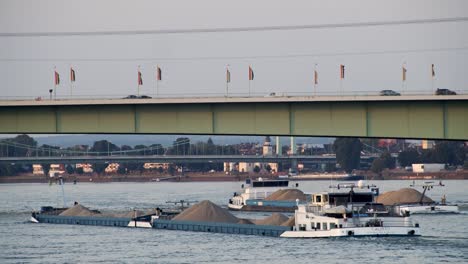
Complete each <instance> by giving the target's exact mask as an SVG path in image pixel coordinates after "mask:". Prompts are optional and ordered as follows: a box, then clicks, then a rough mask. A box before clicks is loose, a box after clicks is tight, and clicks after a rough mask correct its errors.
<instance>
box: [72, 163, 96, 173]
mask: <svg viewBox="0 0 468 264" xmlns="http://www.w3.org/2000/svg"><path fill="white" fill-rule="evenodd" d="M75 167H76V168H77V169H79V168H82V169H83V172H84V173H93V171H94V170H93V165H91V164H89V163H77V164H76V166H75Z"/></svg>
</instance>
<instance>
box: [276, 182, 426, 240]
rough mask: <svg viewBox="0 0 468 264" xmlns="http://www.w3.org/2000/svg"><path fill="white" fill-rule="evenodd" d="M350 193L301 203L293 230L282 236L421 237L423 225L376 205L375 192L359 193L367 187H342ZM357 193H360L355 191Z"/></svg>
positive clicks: (323, 194)
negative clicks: (420, 225) (360, 189)
mask: <svg viewBox="0 0 468 264" xmlns="http://www.w3.org/2000/svg"><path fill="white" fill-rule="evenodd" d="M334 187H336V188H337V189H338V190H340V189H349V192H340V191H338V192H321V193H315V194H313V195H312V201H311V203H309V204H302V205H300V204H298V209H297V210H296V211H295V214H294V217H295V224H294V227H293V230H291V231H285V232H284V233H282V234H281V237H288V238H321V237H347V236H419V235H420V230H419V224H417V223H413V221H412V219H411V218H410V216H409V215H401V214H400V212H399V210H398V207H394V206H384V205H383V204H381V203H376V202H374V194H373V192H371V191H368V192H357V190H356V189H358V187H361V188H362V187H363V185H360V186H358V185H355V184H354V183H352V184H338V185H337V186H334ZM355 190H356V191H355Z"/></svg>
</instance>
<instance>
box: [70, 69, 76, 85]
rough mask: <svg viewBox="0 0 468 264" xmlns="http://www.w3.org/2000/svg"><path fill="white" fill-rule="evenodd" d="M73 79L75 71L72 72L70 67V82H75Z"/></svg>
mask: <svg viewBox="0 0 468 264" xmlns="http://www.w3.org/2000/svg"><path fill="white" fill-rule="evenodd" d="M75 78H76V76H75V70H73V68H72V67H70V81H71V82H75Z"/></svg>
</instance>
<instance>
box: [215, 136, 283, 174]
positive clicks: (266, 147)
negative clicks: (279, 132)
mask: <svg viewBox="0 0 468 264" xmlns="http://www.w3.org/2000/svg"><path fill="white" fill-rule="evenodd" d="M262 150H263V153H262V155H263V156H273V146H272V145H271V139H270V137H269V136H267V137H265V141H264V142H263V147H262ZM268 166H269V167H270V172H272V173H275V172H278V163H260V162H255V163H249V162H239V163H235V162H224V171H225V172H232V171H238V172H246V173H251V172H254V170H255V167H259V168H260V171H267V168H268Z"/></svg>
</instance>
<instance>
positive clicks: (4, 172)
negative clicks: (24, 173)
mask: <svg viewBox="0 0 468 264" xmlns="http://www.w3.org/2000/svg"><path fill="white" fill-rule="evenodd" d="M18 172H19V168H18V165H12V164H0V176H15V175H16V174H18Z"/></svg>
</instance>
